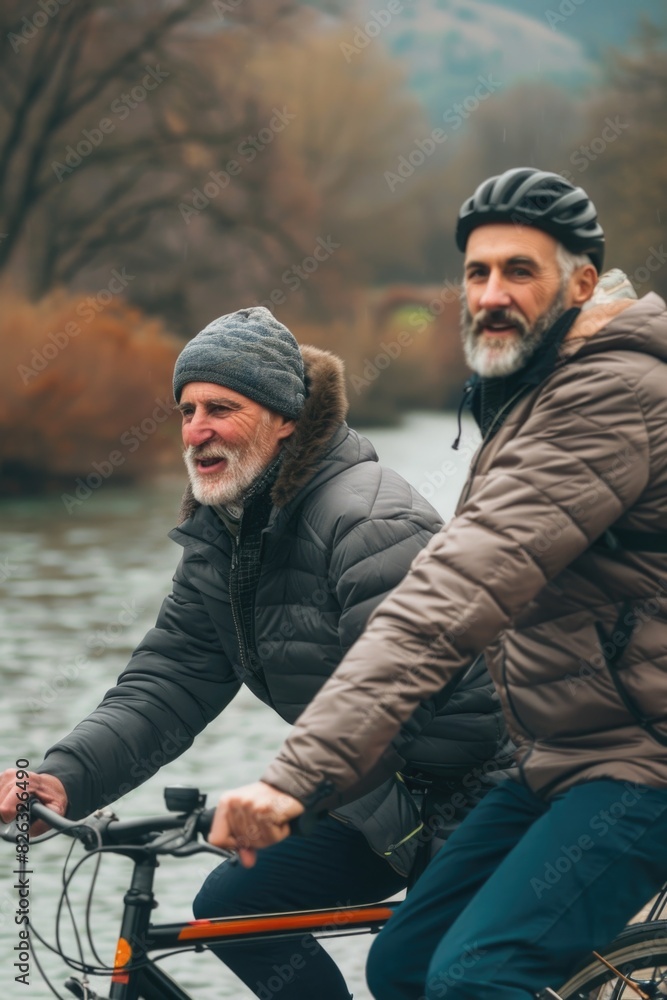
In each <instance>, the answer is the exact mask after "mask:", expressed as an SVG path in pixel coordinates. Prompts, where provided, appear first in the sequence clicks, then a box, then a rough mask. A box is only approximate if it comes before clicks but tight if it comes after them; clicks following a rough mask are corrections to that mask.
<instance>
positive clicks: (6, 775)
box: [0, 768, 67, 837]
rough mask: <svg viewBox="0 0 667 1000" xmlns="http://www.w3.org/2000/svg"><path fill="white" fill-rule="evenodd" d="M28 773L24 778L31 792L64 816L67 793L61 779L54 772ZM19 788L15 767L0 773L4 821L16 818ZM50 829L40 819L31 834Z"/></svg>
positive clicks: (0, 811)
mask: <svg viewBox="0 0 667 1000" xmlns="http://www.w3.org/2000/svg"><path fill="white" fill-rule="evenodd" d="M27 773H28V777H27V779H24V780H25V781H27V783H28V788H27V791H28V792H29V794H30V795H32V796H34V797H35V798H36V799H39V801H40V802H43V803H44V805H45V806H48V807H49V809H53V811H54V812H57V813H60V815H61V816H64V815H65V813H66V812H67V793H66V792H65V788H64V787H63V784H62V782H61V781H60V779H59V778H56V777H55V776H54V775H53V774H35V772H34V771H28V772H27ZM24 780H22V781H21V783H20V784H21V788H23V785H24ZM18 788H19V784H18V779H17V777H16V769H15V768H9V769H8V770H7V771H3V772H2V774H0V820H2V822H3V823H11V821H12V820H13V819H16V809H17V806H18V804H19V799H18V798H17V796H16V792H17V789H18ZM48 829H49V827H48V826H47V825H46V823H42V822H41V821H39V820H38V821H37V822H36V823H33V824H32V826H31V827H30V836H31V837H37V836H39V834H40V833H45V832H46V831H47V830H48Z"/></svg>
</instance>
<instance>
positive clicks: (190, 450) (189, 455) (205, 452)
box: [183, 444, 234, 461]
mask: <svg viewBox="0 0 667 1000" xmlns="http://www.w3.org/2000/svg"><path fill="white" fill-rule="evenodd" d="M233 457H234V451H233V449H231V448H222V447H221V446H220V445H214V444H198V445H196V444H191V445H189V447H187V448H185V449H184V451H183V458H185V459H192V460H194V461H196V460H198V459H206V458H233Z"/></svg>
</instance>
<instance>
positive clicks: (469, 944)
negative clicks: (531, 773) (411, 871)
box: [314, 779, 667, 1000]
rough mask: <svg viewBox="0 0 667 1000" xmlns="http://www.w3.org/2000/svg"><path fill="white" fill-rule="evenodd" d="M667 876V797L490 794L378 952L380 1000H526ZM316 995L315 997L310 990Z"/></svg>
mask: <svg viewBox="0 0 667 1000" xmlns="http://www.w3.org/2000/svg"><path fill="white" fill-rule="evenodd" d="M666 879H667V790H665V789H657V788H647V787H646V786H643V785H634V784H632V783H630V782H625V783H624V782H617V781H611V780H606V779H605V780H599V781H591V782H588V783H585V784H581V785H578V786H576V787H574V788H572V789H570V790H569V791H568V792H566V793H565V794H564V795H562V796H559V797H558V798H556V799H555V800H554V801H552V802H551V803H550V804H546V803H545V802H543V801H542V800H541V799H539V798H538V797H537V796H536V795H534V794H533V793H532V792H530V791H528V789H526V788H525V787H523V786H522V785H519V784H516V783H515V782H513V781H507V782H505V783H504V784H502V785H500V786H499V787H498V788H494V789H493V790H492V791H491V792H489V794H488V795H487V796H486V798H485V799H484V800H483V801H482V802H481V803H480V805H478V806H477V807H476V808H475V809H474V810H473V811H472V813H471V814H470V815H469V816H468V817H467V818H466V819H465V820H464V822H463V823H462V824H461V826H460V827H459V828H458V829H457V830H456V831H455V832H454V833H453V834H452V836H451V837H450V838H449V840H448V841H447V843H446V845H445V846H444V847H443V848H442V850H441V851H440V852H439V853H438V854H437V855H436V857H435V858H434V860H433V861H432V862H431V863H430V865H429V866H428V868H427V869H426V871H425V872H424V874H423V875H422V876H421V878H420V879H419V880H418V882H417V883H416V885H415V887H414V889H412V891H411V892H410V893H409V894H408V898H407V901H406V902H405V903H404V904H402V906H401V907H400V909H399V910H398V912H397V913H396V915H395V916H394V917H392V919H391V920H390V921H389V923H388V924H387V925H386V927H385V928H384V929H383V930H382V931H381V932H380V935H379V937H378V938H377V939H376V941H375V943H374V944H373V947H372V948H371V952H370V956H369V961H368V982H369V985H370V988H371V991H372V993H373V996H375V997H377V998H378V1000H436V998H441V997H447V998H449V1000H530V998H533V997H534V994H535V992H536V991H538V990H539V989H542V988H544V987H545V986H552V987H553V988H557V987H558V984H559V983H562V982H563V981H564V980H565V979H566V978H567V977H568V975H569V974H570V972H571V971H572V969H573V967H574V966H575V965H576V964H577V963H578V962H579V961H580V960H581V959H582V958H584V957H585V956H586V955H587V954H588V953H589V952H590V951H592V950H593V949H599V948H601V947H604V945H605V944H608V943H609V942H610V941H611V940H612V938H613V937H614V936H615V935H616V934H617V933H618V932H619V931H620V930H621V929H622V928H623V926H624V925H625V924H626V923H627V921H628V920H630V919H631V918H632V917H633V916H634V914H635V913H636V912H637V911H638V910H640V909H641V907H642V906H643V905H644V904H645V903H646V902H647V901H648V900H649V899H650V898H651V896H652V895H653V894H654V893H655V892H656V891H657V890H658V889H659V887H660V885H661V884H662V883H663V881H665V880H666ZM314 995H316V994H314Z"/></svg>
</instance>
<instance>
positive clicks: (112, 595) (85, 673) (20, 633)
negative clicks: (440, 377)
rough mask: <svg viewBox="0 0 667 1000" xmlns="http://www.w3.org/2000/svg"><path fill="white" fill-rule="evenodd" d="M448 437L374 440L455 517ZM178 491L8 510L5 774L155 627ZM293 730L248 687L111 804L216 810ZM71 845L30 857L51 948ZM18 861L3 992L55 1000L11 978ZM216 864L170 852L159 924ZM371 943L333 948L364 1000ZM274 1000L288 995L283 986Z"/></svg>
mask: <svg viewBox="0 0 667 1000" xmlns="http://www.w3.org/2000/svg"><path fill="white" fill-rule="evenodd" d="M455 431H456V420H455V417H454V415H452V414H443V413H433V414H432V413H420V414H412V415H409V416H408V417H407V418H406V419H405V421H404V423H403V424H402V425H401V426H400V427H399V428H396V429H381V430H377V429H375V430H372V431H369V432H368V436H369V437H370V438H371V440H372V441H373V443H374V444H375V447H376V449H377V451H378V454H379V456H380V460H381V461H382V462H383V463H384V464H386V465H389V466H392V467H393V468H395V469H397V470H398V471H399V472H401V473H402V474H403V475H404V476H405V477H406V479H408V480H409V481H410V482H411V483H413V484H414V485H415V486H416V487H417V488H418V489H420V491H421V492H422V493H423V494H424V495H425V496H427V497H428V498H429V499H430V501H431V503H432V504H433V505H434V506H435V507H436V509H438V510H439V511H440V513H441V514H442V515H443V517H444V518H445V519H446V518H448V517H449V516H450V515H451V513H452V511H453V508H454V505H455V502H456V497H457V495H458V492H459V490H460V487H461V485H462V482H463V479H464V477H465V471H466V468H467V465H468V464H469V459H470V456H471V454H472V451H473V449H474V446H475V443H476V437H475V433H474V431H473V430H472V428H471V427H470V426H469V425H467V424H466V425H465V433H464V436H463V441H462V447H461V449H460V450H459V451H458V452H453V451H452V450H451V448H450V445H451V442H452V439H453V438H454V436H455ZM182 487H183V481H182V479H181V478H180V477H174V478H173V479H169V480H166V481H164V482H161V483H159V484H154V485H151V486H150V487H146V486H142V487H141V488H136V489H132V490H130V489H123V490H120V489H113V488H112V487H111V486H110V485H102V486H101V487H100V488H99V489H98V490H97V491H96V492H94V493H93V495H92V496H91V497H90V498H89V499H87V500H86V501H85V502H84V503H82V504H80V505H78V506H76V507H73V508H71V509H70V510H69V511H68V510H66V509H65V505H64V503H63V501H62V500H61V498H60V497H54V498H50V499H48V500H21V501H5V502H2V503H0V511H1V512H2V518H1V520H0V598H1V601H0V651H1V655H0V678H1V679H2V690H3V707H4V712H3V726H2V732H1V734H0V750H1V751H2V753H1V756H0V760H1V761H2V762H3V764H2V766H3V767H5V766H13V764H14V762H15V761H16V760H17V759H18V758H25V759H28V760H29V761H30V762H31V764H32V765H33V766H35V765H37V764H38V763H39V762H40V761H41V759H42V756H43V752H44V750H45V749H46V748H47V747H49V746H50V745H51V744H52V743H53V742H54V741H55V740H56V739H57V738H58V737H59V736H61V735H63V734H65V733H67V732H69V730H70V729H71V728H72V727H73V726H74V725H75V724H76V723H77V722H78V721H79V720H80V719H81V718H83V717H84V716H85V715H86V714H87V713H88V712H89V711H90V710H91V709H92V708H93V707H94V706H95V705H96V704H97V702H98V701H99V699H100V697H101V695H102V694H103V693H104V691H105V690H106V689H107V688H108V687H110V686H112V684H113V683H114V682H115V678H116V676H117V674H118V673H119V671H120V670H121V669H122V668H123V666H124V665H125V663H126V661H127V659H128V658H129V656H130V654H131V652H132V649H133V648H134V646H135V645H136V644H137V642H138V641H139V640H140V639H141V638H142V636H143V635H144V633H145V632H146V630H147V629H148V628H149V627H150V626H151V625H152V624H153V622H154V619H155V614H156V612H157V610H158V608H159V606H160V603H161V601H162V598H163V597H164V595H165V594H166V593H167V592H168V590H169V584H170V580H171V575H172V573H173V570H174V567H175V565H176V561H177V559H178V556H179V553H180V549H179V548H178V547H177V546H175V545H174V544H173V542H171V541H170V540H169V539H168V538H167V532H168V531H169V530H170V528H171V527H173V525H174V524H175V523H176V518H177V512H178V504H179V498H180V493H181V490H182ZM70 506H71V505H70ZM287 730H288V726H287V725H286V724H285V723H283V722H282V721H281V720H280V719H279V718H278V717H277V716H275V715H274V714H273V713H272V712H270V711H269V710H268V709H267V708H266V707H265V706H263V705H262V704H261V703H260V702H259V701H257V700H256V699H255V698H254V697H253V696H252V695H250V694H249V693H248V692H246V691H243V692H241V694H239V695H238V696H237V697H236V698H235V700H234V701H233V702H232V704H231V705H230V706H229V707H228V708H227V710H226V711H225V712H224V713H223V715H222V716H220V717H219V718H218V719H217V720H216V721H215V722H214V723H213V724H212V725H211V726H209V727H208V729H207V730H206V731H205V732H204V733H202V734H201V736H200V737H199V738H198V740H197V741H196V743H195V746H194V747H193V748H192V749H191V750H190V751H189V752H188V753H186V754H185V755H184V756H183V757H181V758H179V760H177V761H175V762H174V763H173V764H171V765H169V766H168V767H166V768H164V769H163V770H162V771H160V772H159V773H158V775H157V776H156V777H154V778H153V779H152V780H151V781H149V782H148V783H147V784H146V785H144V786H142V787H141V788H139V789H137V790H135V791H134V792H132V793H130V794H129V795H127V796H125V797H124V798H123V799H122V800H121V801H120V802H119V803H117V804H116V806H115V809H116V811H117V813H118V814H119V815H120V816H122V817H126V818H127V817H131V816H139V815H142V814H150V813H159V812H161V811H162V789H163V787H164V786H165V785H166V784H170V783H171V784H188V785H197V786H199V787H200V788H201V789H202V790H203V791H206V792H207V793H208V794H209V804H211V805H212V804H214V803H215V801H216V799H217V796H218V795H219V793H220V791H221V790H223V789H225V788H234V787H236V786H237V785H241V784H245V783H247V782H250V781H254V780H256V779H257V778H258V776H259V775H260V773H261V772H262V769H263V768H264V766H265V765H266V763H267V762H268V761H269V760H270V759H271V758H272V756H273V755H274V753H275V751H276V750H277V748H278V747H279V745H280V743H281V741H282V739H283V737H284V736H285V734H286V732H287ZM69 843H70V842H69V841H64V840H63V838H55V839H54V840H51V841H48V842H46V843H44V844H36V845H33V847H32V849H31V852H30V867H31V868H32V869H33V874H32V875H31V885H30V892H31V894H30V906H31V913H32V919H33V925H34V928H35V930H36V931H37V932H39V933H40V934H42V935H43V936H45V937H46V939H47V940H48V941H49V942H53V939H54V913H55V907H56V903H57V900H58V897H59V889H60V874H61V871H62V864H63V860H64V857H65V853H66V850H67V847H68V845H69ZM11 855H12V852H11V851H10V849H9V847H7V848H6V849H5V846H4V845H2V844H0V859H1V872H2V875H1V880H0V937H1V943H0V970H1V972H2V981H3V986H2V987H1V988H0V996H1V997H2V998H3V1000H4V998H9V1000H14V998H15V997H16V998H19V997H28V998H29V1000H48V998H49V997H51V996H53V994H52V993H51V992H50V991H49V989H48V987H47V986H46V985H45V984H44V983H43V982H42V981H41V979H40V977H39V974H38V972H37V968H36V965H35V963H34V962H33V963H32V967H31V972H30V986H29V988H26V987H25V986H23V985H21V984H17V983H16V982H15V981H14V976H15V975H17V974H18V973H17V970H15V969H14V967H13V962H14V961H15V960H16V955H15V953H13V951H12V949H13V947H14V945H15V944H18V937H17V933H16V932H17V930H18V928H17V927H16V925H15V923H14V912H15V910H16V905H17V900H18V896H17V892H16V890H15V889H14V888H13V887H12V886H13V877H12V876H11V873H10V867H11V865H10V862H11V859H12V858H11ZM78 856H80V853H79V854H78V855H77V857H78ZM216 864H217V862H216V859H215V858H214V857H213V856H212V855H207V854H200V855H197V856H195V857H194V858H191V859H188V860H175V859H171V858H168V859H165V860H164V861H163V862H162V867H161V870H160V871H159V872H158V875H157V879H156V894H157V896H158V899H159V902H160V907H159V910H158V912H157V913H156V916H155V919H156V920H157V921H160V922H166V921H172V920H173V921H176V920H186V919H191V910H190V901H191V899H192V897H193V895H194V893H195V891H196V888H197V887H198V886H199V884H200V883H201V881H202V879H203V878H204V877H205V875H206V874H207V873H208V872H209V871H210V870H211V869H212V868H214V867H215V866H216ZM129 870H130V868H129V863H128V862H126V861H125V860H124V859H121V858H117V857H111V856H110V857H107V858H105V859H104V861H103V863H102V866H101V871H100V875H99V877H98V881H97V887H96V893H95V899H96V905H95V907H94V909H93V918H92V925H93V927H94V929H95V942H96V945H97V948H98V952H99V953H100V954H101V956H102V958H104V959H105V961H108V962H110V961H111V959H112V956H113V951H114V948H115V940H116V936H117V929H118V921H119V914H120V909H121V906H120V904H121V898H122V890H124V889H125V887H126V880H127V878H128V876H129ZM92 872H93V864H92V863H91V862H90V861H89V862H86V864H85V865H84V866H83V868H82V869H81V870H80V872H79V875H78V876H77V878H76V879H75V881H74V884H73V889H74V891H73V899H74V900H75V904H74V910H75V913H76V914H77V915H78V917H79V922H80V924H81V926H83V920H82V918H83V915H84V910H85V899H86V891H87V887H88V885H89V882H90V878H91V875H92ZM63 937H64V942H65V948H66V950H67V951H69V953H71V954H76V949H75V943H74V939H73V937H72V934H71V932H70V931H69V925H68V924H67V921H65V920H63ZM34 944H35V950H36V954H37V958H38V959H40V961H41V962H42V964H43V965H44V967H45V968H46V970H47V972H48V974H49V976H50V977H51V979H52V982H53V983H54V984H55V985H56V987H57V989H58V993H59V995H61V996H65V995H66V996H70V994H69V993H65V990H64V987H63V985H62V984H63V982H64V979H65V978H66V977H67V972H66V970H65V967H64V966H63V964H62V962H61V961H60V960H59V959H56V958H55V957H54V956H52V955H50V954H49V953H48V952H47V951H46V949H45V948H44V946H43V945H42V946H40V945H39V942H38V941H34ZM368 944H369V938H368V937H367V936H366V935H364V936H361V937H356V938H342V939H337V940H336V941H332V942H331V943H330V945H328V947H329V950H330V951H331V953H332V954H333V955H335V957H336V959H337V961H338V962H339V964H340V965H341V968H342V969H343V971H344V973H345V975H346V977H347V980H348V983H349V986H350V989H351V992H353V994H354V997H355V1000H369V993H368V989H367V987H366V985H365V980H364V974H363V968H364V960H365V955H366V952H367V950H368ZM165 968H166V969H167V971H169V972H170V973H171V974H172V975H173V976H175V978H177V979H178V980H179V982H180V983H182V985H184V986H185V987H186V988H187V989H189V990H190V991H191V992H192V995H193V997H196V998H197V1000H218V998H223V997H224V998H239V1000H241V998H244V997H248V996H250V995H251V994H249V993H248V992H247V990H246V989H245V988H244V987H243V986H242V985H241V984H240V983H239V981H238V980H237V979H236V978H235V977H234V976H232V975H231V973H228V972H227V971H226V969H225V968H224V967H223V966H222V964H221V963H220V962H218V961H217V960H216V959H215V958H214V956H212V955H209V954H204V955H197V956H194V955H193V954H192V953H188V954H185V955H177V956H174V957H172V958H168V959H166V960H165ZM94 988H96V989H97V990H98V992H100V994H101V995H105V993H106V984H105V983H104V981H103V980H95V981H94ZM274 996H275V997H277V998H278V1000H279V997H280V993H279V991H275V993H274Z"/></svg>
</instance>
